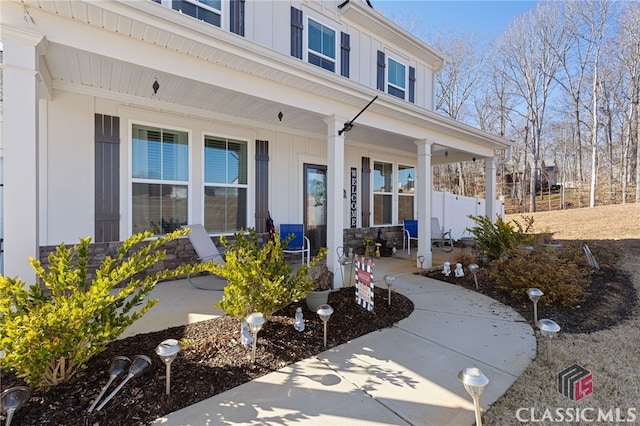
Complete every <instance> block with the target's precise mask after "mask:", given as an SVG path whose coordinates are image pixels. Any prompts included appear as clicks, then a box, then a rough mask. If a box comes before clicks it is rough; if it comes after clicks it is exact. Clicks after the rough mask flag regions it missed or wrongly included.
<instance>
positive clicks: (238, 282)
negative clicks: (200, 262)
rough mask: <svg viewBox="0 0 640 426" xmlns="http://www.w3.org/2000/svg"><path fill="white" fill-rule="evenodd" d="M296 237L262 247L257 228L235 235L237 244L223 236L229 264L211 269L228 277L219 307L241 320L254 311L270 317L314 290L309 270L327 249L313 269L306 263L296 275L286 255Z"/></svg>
mask: <svg viewBox="0 0 640 426" xmlns="http://www.w3.org/2000/svg"><path fill="white" fill-rule="evenodd" d="M292 237H293V236H290V237H289V238H287V239H286V240H285V241H283V242H281V241H280V238H279V236H278V235H277V234H276V236H275V238H274V240H269V241H268V242H267V243H266V244H264V245H263V246H261V245H260V243H259V241H258V237H257V235H256V232H255V230H254V229H249V230H248V231H247V233H246V234H245V233H244V232H242V231H241V232H238V233H236V234H234V239H235V244H232V243H230V242H229V240H228V239H227V238H226V237H225V236H221V237H220V242H221V243H222V244H223V245H224V246H225V248H226V251H225V260H226V264H225V265H221V264H217V263H213V264H211V265H209V267H210V272H212V273H214V274H216V275H220V276H222V277H224V278H226V279H227V281H228V284H227V285H226V286H225V288H224V295H223V297H222V300H220V302H218V303H216V306H217V307H219V308H220V309H222V310H223V311H225V312H226V313H227V314H229V315H231V316H234V317H239V318H244V317H246V316H247V315H249V314H250V313H252V312H261V313H262V314H263V315H265V316H269V315H271V314H272V313H274V312H275V311H277V310H278V309H281V308H283V307H285V306H286V305H288V304H289V303H291V302H292V301H293V300H296V299H301V298H303V297H304V296H305V295H306V294H307V293H308V292H309V291H311V290H313V289H314V288H315V284H314V282H313V280H312V279H311V277H310V276H309V271H310V270H311V268H313V267H314V266H315V265H316V264H317V263H318V262H320V261H321V260H322V258H323V257H324V256H325V254H326V253H327V249H326V248H324V247H323V248H321V249H320V251H319V253H318V255H317V256H315V257H314V258H313V259H311V261H310V263H309V266H307V265H306V264H302V265H301V266H300V268H299V269H298V270H296V271H295V272H293V268H292V267H291V265H290V264H289V263H287V262H286V261H285V258H284V252H283V248H284V247H285V246H286V245H287V243H288V242H289V241H291V238H292Z"/></svg>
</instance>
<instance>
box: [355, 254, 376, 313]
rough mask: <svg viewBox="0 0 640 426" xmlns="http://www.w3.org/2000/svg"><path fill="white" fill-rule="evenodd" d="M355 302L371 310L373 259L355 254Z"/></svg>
mask: <svg viewBox="0 0 640 426" xmlns="http://www.w3.org/2000/svg"><path fill="white" fill-rule="evenodd" d="M355 268H356V303H357V304H358V305H359V306H362V307H363V308H365V309H367V310H368V311H369V312H373V294H374V293H373V287H374V284H373V260H371V259H366V258H364V257H358V255H355Z"/></svg>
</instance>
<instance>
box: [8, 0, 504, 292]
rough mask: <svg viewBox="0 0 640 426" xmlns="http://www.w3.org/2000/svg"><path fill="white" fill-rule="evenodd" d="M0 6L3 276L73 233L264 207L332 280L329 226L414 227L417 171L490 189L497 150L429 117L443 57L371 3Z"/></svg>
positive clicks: (424, 203) (334, 230)
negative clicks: (473, 167)
mask: <svg viewBox="0 0 640 426" xmlns="http://www.w3.org/2000/svg"><path fill="white" fill-rule="evenodd" d="M0 17H1V20H2V22H1V24H2V30H1V31H2V33H1V38H2V41H3V43H4V64H3V73H4V128H3V135H2V138H3V141H4V142H3V143H4V147H3V148H4V151H3V157H4V182H5V183H6V186H5V187H4V206H5V209H4V237H5V259H4V260H5V263H4V267H5V273H6V274H7V275H10V276H14V275H19V276H21V277H24V278H25V279H28V278H29V276H31V277H32V276H33V272H32V271H31V268H30V266H29V265H28V262H27V259H28V257H30V256H33V257H38V256H39V250H40V248H41V247H46V246H55V245H57V244H59V243H61V242H67V243H75V242H77V241H78V238H80V237H85V236H91V237H92V238H93V239H94V241H95V242H105V241H121V240H123V239H125V238H126V237H127V236H129V235H131V234H132V233H134V232H138V231H142V230H145V229H149V230H152V231H154V232H155V233H163V232H167V231H169V230H171V229H174V228H175V227H178V226H180V225H183V224H187V223H202V224H203V225H204V226H205V227H206V228H207V230H208V231H209V232H210V233H212V234H215V235H220V234H231V233H233V232H234V231H238V230H240V229H242V228H244V229H246V228H247V227H255V228H257V229H258V230H264V222H265V219H266V218H267V216H268V214H269V213H270V214H271V216H272V217H273V219H274V221H275V223H276V227H277V225H278V224H281V223H305V226H306V228H307V233H308V234H309V235H310V237H311V238H312V244H313V245H314V246H315V248H317V247H319V246H327V247H329V254H328V258H327V262H328V265H329V267H330V268H331V269H332V270H333V271H336V270H337V268H338V267H339V264H338V260H337V254H336V248H337V247H339V246H343V231H344V230H345V229H347V228H368V227H377V226H393V225H395V226H397V225H399V224H401V223H402V219H404V218H415V219H418V220H419V221H420V223H424V224H427V223H430V216H431V186H432V185H431V182H432V177H431V167H432V165H435V164H442V163H446V162H458V161H465V160H470V159H471V158H473V157H475V158H478V159H483V160H484V161H485V164H486V174H487V184H486V194H487V199H489V200H494V199H495V198H496V192H495V165H496V160H495V157H494V156H495V153H496V150H503V149H506V148H508V147H509V146H510V142H508V141H507V140H505V139H502V138H499V137H496V136H492V135H490V134H487V133H485V132H482V131H480V130H477V129H475V128H472V127H470V126H468V125H465V124H462V123H459V122H456V121H454V120H451V119H449V118H447V117H444V116H442V115H439V114H437V113H435V112H434V111H433V109H434V74H435V73H436V72H437V71H438V70H439V69H440V68H441V67H442V66H444V65H445V58H444V57H443V56H442V55H441V54H440V53H438V52H436V51H435V50H433V49H432V48H431V47H429V46H427V45H425V44H424V43H423V42H422V41H420V40H419V39H418V38H416V37H414V36H413V35H411V34H409V33H408V32H406V31H404V30H403V29H401V28H400V27H398V26H397V25H395V24H394V23H392V22H391V21H390V20H388V19H387V18H385V17H384V16H383V15H381V14H380V13H378V12H377V11H375V10H374V9H373V8H372V7H370V5H369V2H366V1H361V0H351V1H349V0H347V1H314V0H297V1H296V0H292V1H282V0H278V1H275V0H261V1H242V0H206V1H205V0H201V1H198V0H161V1H160V0H156V1H151V0H125V1H81V0H74V1H69V0H47V1H38V0H23V1H13V0H5V1H2V2H0ZM376 97H377V98H376ZM374 99H375V100H374ZM367 105H369V106H368V107H367ZM365 107H367V108H366V109H365V110H364V111H362V110H363V108H365ZM360 112H362V114H360V115H359V116H358V117H357V119H356V120H355V121H354V122H351V121H350V120H352V119H353V118H354V117H355V116H356V115H357V114H358V113H360ZM494 205H495V204H494V203H493V202H488V203H486V206H487V208H486V210H487V211H486V214H487V215H489V216H490V217H495V214H494ZM429 228H430V227H429V226H421V227H420V235H419V241H420V242H422V241H425V242H427V241H430V229H429ZM418 254H421V255H424V256H425V261H426V265H430V264H431V251H430V244H428V243H425V244H422V243H420V248H419V250H418ZM339 275H340V274H336V276H339ZM340 285H341V283H337V286H340Z"/></svg>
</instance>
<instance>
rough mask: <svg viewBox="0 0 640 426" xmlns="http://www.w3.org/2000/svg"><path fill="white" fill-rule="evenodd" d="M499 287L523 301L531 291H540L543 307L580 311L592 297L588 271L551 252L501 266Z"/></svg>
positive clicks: (512, 259) (514, 258)
mask: <svg viewBox="0 0 640 426" xmlns="http://www.w3.org/2000/svg"><path fill="white" fill-rule="evenodd" d="M496 285H497V287H498V288H499V289H500V290H502V291H506V292H507V293H509V294H510V295H511V296H513V297H519V298H523V299H526V298H527V289H529V288H531V287H534V288H538V289H540V290H542V291H543V292H544V297H543V298H541V299H540V302H539V303H540V304H542V305H545V304H548V305H557V306H563V307H576V306H577V305H579V304H580V303H582V302H583V301H584V300H585V299H586V298H587V296H588V295H589V293H588V292H587V290H586V289H587V288H588V286H589V276H588V274H587V273H586V272H585V270H584V268H580V267H579V266H578V265H576V264H575V263H573V262H571V261H569V260H567V259H564V258H561V257H559V256H556V255H555V253H554V252H552V251H547V250H543V251H535V252H534V253H532V254H529V255H524V256H523V255H514V256H510V257H509V258H508V259H506V260H503V261H501V262H499V266H498V271H497V273H496Z"/></svg>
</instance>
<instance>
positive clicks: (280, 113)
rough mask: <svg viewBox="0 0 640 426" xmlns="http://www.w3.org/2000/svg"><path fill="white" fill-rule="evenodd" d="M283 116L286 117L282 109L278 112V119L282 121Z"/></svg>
mask: <svg viewBox="0 0 640 426" xmlns="http://www.w3.org/2000/svg"><path fill="white" fill-rule="evenodd" d="M282 117H284V114H283V113H282V111H280V112H279V113H278V120H280V121H282Z"/></svg>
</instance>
